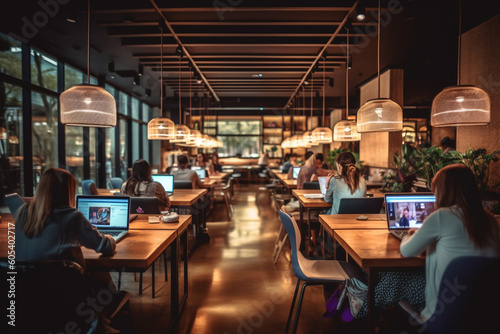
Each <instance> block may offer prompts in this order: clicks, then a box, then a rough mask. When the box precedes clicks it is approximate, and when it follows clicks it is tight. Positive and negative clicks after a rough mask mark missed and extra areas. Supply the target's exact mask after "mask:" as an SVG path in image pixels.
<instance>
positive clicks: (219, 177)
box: [210, 172, 230, 182]
mask: <svg viewBox="0 0 500 334" xmlns="http://www.w3.org/2000/svg"><path fill="white" fill-rule="evenodd" d="M229 174H230V173H224V172H222V173H220V172H219V173H216V174H210V178H211V179H214V180H215V181H216V182H223V181H225V180H226V178H227V177H228V176H229Z"/></svg>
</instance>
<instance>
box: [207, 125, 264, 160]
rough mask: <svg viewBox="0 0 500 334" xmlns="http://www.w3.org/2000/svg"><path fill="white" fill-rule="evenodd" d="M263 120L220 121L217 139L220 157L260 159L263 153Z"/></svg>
mask: <svg viewBox="0 0 500 334" xmlns="http://www.w3.org/2000/svg"><path fill="white" fill-rule="evenodd" d="M261 128H262V126H261V120H244V119H238V120H219V121H217V138H218V139H219V140H221V141H222V143H223V146H222V147H221V148H219V149H218V152H219V156H220V157H234V156H238V157H240V156H241V157H242V158H258V157H259V152H260V151H261Z"/></svg>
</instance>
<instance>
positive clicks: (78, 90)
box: [59, 0, 116, 128]
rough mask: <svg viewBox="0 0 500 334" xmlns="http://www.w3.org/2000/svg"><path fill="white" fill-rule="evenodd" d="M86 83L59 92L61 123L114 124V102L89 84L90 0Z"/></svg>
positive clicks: (105, 126)
mask: <svg viewBox="0 0 500 334" xmlns="http://www.w3.org/2000/svg"><path fill="white" fill-rule="evenodd" d="M87 7H88V8H87V9H88V14H87V84H86V85H75V86H73V87H71V88H69V89H67V90H65V91H64V92H62V93H61V96H60V97H59V102H60V104H61V123H62V124H65V125H69V126H86V127H102V128H108V127H114V126H116V102H115V99H114V98H113V96H112V95H111V94H110V93H109V92H107V91H106V90H105V89H104V88H102V87H100V86H97V85H91V84H90V0H88V2H87Z"/></svg>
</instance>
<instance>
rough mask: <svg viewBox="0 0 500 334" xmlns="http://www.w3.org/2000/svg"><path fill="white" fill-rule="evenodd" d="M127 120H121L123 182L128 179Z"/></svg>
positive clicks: (121, 169) (121, 168)
mask: <svg viewBox="0 0 500 334" xmlns="http://www.w3.org/2000/svg"><path fill="white" fill-rule="evenodd" d="M127 139H128V135H127V120H126V119H123V118H120V164H121V165H120V171H121V178H122V179H123V180H126V179H128V166H127V161H128V154H127Z"/></svg>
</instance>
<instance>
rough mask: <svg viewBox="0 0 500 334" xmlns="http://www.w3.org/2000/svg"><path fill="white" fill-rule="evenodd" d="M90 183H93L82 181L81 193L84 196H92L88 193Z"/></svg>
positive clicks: (91, 181) (92, 181)
mask: <svg viewBox="0 0 500 334" xmlns="http://www.w3.org/2000/svg"><path fill="white" fill-rule="evenodd" d="M92 183H95V182H94V180H91V179H88V180H82V191H83V194H84V195H92V192H91V191H90V185H91V184H92Z"/></svg>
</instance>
